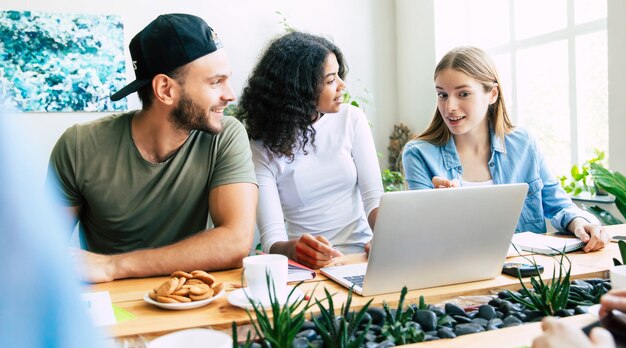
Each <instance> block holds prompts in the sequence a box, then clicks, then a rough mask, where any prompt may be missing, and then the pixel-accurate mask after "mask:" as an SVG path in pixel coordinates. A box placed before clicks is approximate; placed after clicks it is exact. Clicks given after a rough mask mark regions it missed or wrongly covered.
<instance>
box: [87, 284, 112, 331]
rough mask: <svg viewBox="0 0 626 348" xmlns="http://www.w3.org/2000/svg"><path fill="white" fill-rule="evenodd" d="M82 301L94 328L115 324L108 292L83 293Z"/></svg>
mask: <svg viewBox="0 0 626 348" xmlns="http://www.w3.org/2000/svg"><path fill="white" fill-rule="evenodd" d="M82 300H83V303H84V304H85V308H86V309H87V313H88V314H89V317H90V318H91V321H92V322H93V325H94V326H105V325H115V324H116V323H117V321H116V320H115V314H114V313H113V305H112V303H111V296H110V295H109V292H108V291H99V292H88V293H83V294H82Z"/></svg>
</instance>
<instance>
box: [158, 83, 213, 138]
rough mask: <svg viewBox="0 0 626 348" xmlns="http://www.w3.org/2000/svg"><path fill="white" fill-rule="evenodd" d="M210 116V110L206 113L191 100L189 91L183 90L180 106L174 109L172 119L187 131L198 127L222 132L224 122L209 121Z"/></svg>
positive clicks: (178, 126) (177, 126)
mask: <svg viewBox="0 0 626 348" xmlns="http://www.w3.org/2000/svg"><path fill="white" fill-rule="evenodd" d="M210 117H211V115H210V110H209V114H208V115H206V114H205V111H204V110H203V109H202V108H201V107H200V106H199V105H198V104H196V103H195V102H194V101H193V100H191V98H189V97H188V96H187V93H185V92H183V94H182V96H181V98H180V101H179V102H178V106H176V107H175V108H174V109H173V110H172V113H171V117H170V119H171V120H172V122H173V123H174V126H175V127H176V128H178V129H182V130H186V131H191V130H193V129H197V130H200V131H203V132H207V133H211V134H218V133H220V132H221V131H222V130H223V126H222V123H221V122H219V124H216V125H212V124H210V122H209V121H210V120H209V118H210Z"/></svg>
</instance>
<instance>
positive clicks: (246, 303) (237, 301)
mask: <svg viewBox="0 0 626 348" xmlns="http://www.w3.org/2000/svg"><path fill="white" fill-rule="evenodd" d="M292 289H293V293H292V294H291V297H290V298H289V303H290V304H293V303H295V302H296V301H298V300H299V299H300V298H302V297H303V296H304V294H303V293H302V291H300V289H298V288H295V289H294V288H293V286H287V294H289V293H290V292H291V290H292ZM247 290H248V288H242V289H237V290H235V291H233V292H231V293H230V295H228V303H230V304H231V305H233V306H236V307H239V308H243V309H253V307H252V304H251V303H250V300H248V297H247V296H246V292H247ZM283 304H284V303H281V305H283ZM263 307H265V308H266V309H267V308H271V307H272V305H271V304H269V303H264V304H263Z"/></svg>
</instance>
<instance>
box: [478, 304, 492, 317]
mask: <svg viewBox="0 0 626 348" xmlns="http://www.w3.org/2000/svg"><path fill="white" fill-rule="evenodd" d="M478 317H479V318H483V319H487V320H491V319H493V318H495V317H496V309H495V308H493V307H492V306H490V305H482V306H480V307H478Z"/></svg>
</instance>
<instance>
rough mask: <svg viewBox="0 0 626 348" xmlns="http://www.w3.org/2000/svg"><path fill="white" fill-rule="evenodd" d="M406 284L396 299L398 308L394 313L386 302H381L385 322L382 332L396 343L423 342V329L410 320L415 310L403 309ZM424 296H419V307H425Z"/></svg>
mask: <svg viewBox="0 0 626 348" xmlns="http://www.w3.org/2000/svg"><path fill="white" fill-rule="evenodd" d="M406 293H407V288H406V286H405V287H403V288H402V292H401V293H400V300H399V301H398V308H397V309H396V313H395V315H394V314H391V311H390V310H389V305H388V304H387V302H383V309H384V310H385V314H386V316H385V324H384V325H383V330H382V334H383V336H385V337H387V339H388V340H391V341H392V342H394V343H395V344H396V345H402V344H409V343H417V342H423V341H424V337H425V336H426V335H425V334H424V331H422V330H419V329H417V328H416V326H415V323H414V322H413V321H412V320H411V319H412V318H413V314H415V310H413V308H411V307H407V308H406V310H405V309H404V297H405V296H406ZM423 300H424V298H423V297H420V307H427V306H426V304H425V303H424V302H423Z"/></svg>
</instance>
